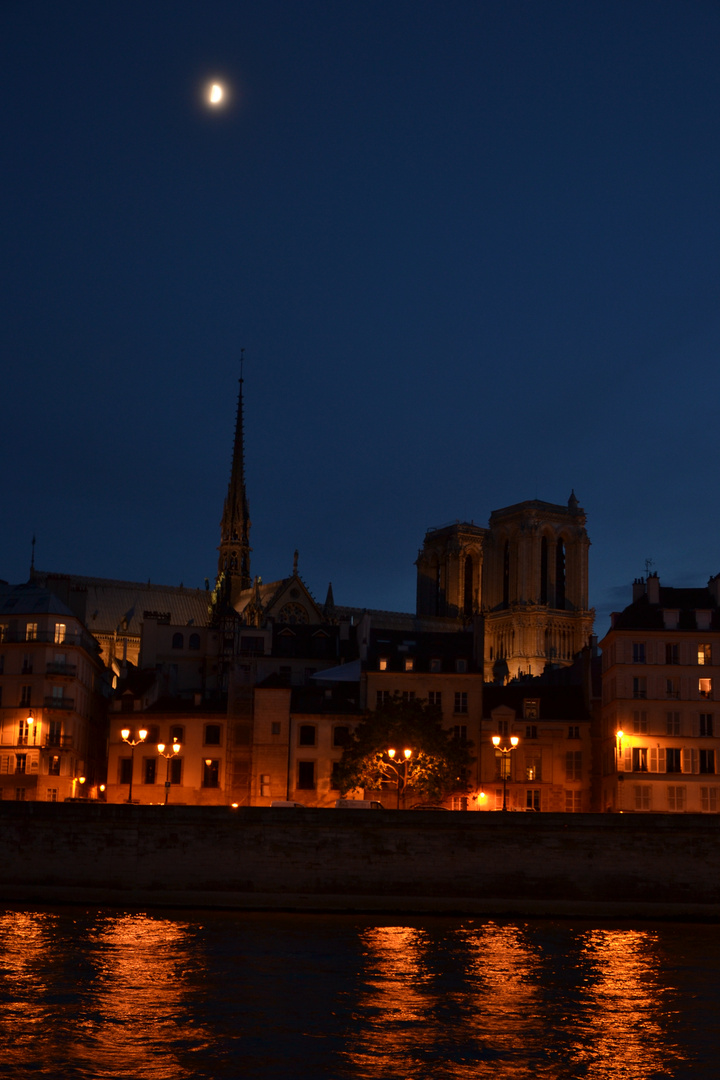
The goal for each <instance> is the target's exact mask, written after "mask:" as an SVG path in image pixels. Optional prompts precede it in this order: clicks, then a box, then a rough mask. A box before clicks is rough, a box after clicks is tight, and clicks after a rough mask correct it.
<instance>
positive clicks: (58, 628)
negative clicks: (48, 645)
mask: <svg viewBox="0 0 720 1080" xmlns="http://www.w3.org/2000/svg"><path fill="white" fill-rule="evenodd" d="M66 629H67V627H66V626H65V623H64V622H56V623H55V644H56V645H62V643H63V641H64V640H65V631H66Z"/></svg>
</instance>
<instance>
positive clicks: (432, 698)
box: [428, 690, 442, 709]
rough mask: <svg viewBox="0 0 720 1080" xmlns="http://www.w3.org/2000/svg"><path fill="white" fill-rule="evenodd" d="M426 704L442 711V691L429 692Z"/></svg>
mask: <svg viewBox="0 0 720 1080" xmlns="http://www.w3.org/2000/svg"><path fill="white" fill-rule="evenodd" d="M428 704H429V705H434V706H435V707H436V708H437V709H442V690H431V691H430V693H429V694H428Z"/></svg>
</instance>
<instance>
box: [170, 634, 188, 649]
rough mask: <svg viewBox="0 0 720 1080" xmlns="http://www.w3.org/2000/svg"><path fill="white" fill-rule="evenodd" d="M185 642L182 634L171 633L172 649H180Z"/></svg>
mask: <svg viewBox="0 0 720 1080" xmlns="http://www.w3.org/2000/svg"><path fill="white" fill-rule="evenodd" d="M184 644H185V642H184V641H183V636H182V634H173V639H172V647H173V649H182V648H183V647H184Z"/></svg>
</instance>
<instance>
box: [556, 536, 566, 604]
mask: <svg viewBox="0 0 720 1080" xmlns="http://www.w3.org/2000/svg"><path fill="white" fill-rule="evenodd" d="M555 607H556V608H560V609H561V610H562V609H564V607H565V543H564V541H563V540H562V539H560V540H558V542H557V547H556V548H555Z"/></svg>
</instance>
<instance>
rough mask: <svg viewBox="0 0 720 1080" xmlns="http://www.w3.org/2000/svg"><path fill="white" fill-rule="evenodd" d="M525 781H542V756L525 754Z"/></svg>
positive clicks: (530, 753)
mask: <svg viewBox="0 0 720 1080" xmlns="http://www.w3.org/2000/svg"><path fill="white" fill-rule="evenodd" d="M525 779H526V780H542V755H541V754H539V753H532V752H528V751H526V752H525Z"/></svg>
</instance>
